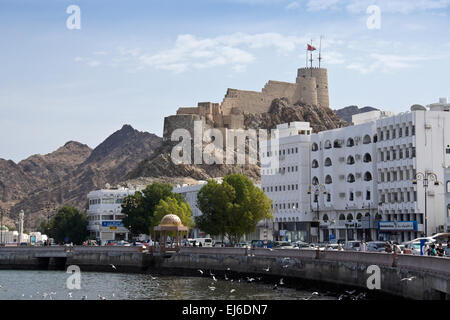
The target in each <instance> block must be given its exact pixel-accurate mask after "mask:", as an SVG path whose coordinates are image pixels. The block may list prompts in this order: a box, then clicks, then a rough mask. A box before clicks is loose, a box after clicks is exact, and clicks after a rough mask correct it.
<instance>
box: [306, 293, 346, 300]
mask: <svg viewBox="0 0 450 320" xmlns="http://www.w3.org/2000/svg"><path fill="white" fill-rule="evenodd" d="M318 295H319V293H318V292H313V293H311V295H310V296H309V297H308V298H303V300H309V299H311V298H312V297H313V296H318ZM339 300H341V299H339Z"/></svg>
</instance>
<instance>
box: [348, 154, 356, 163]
mask: <svg viewBox="0 0 450 320" xmlns="http://www.w3.org/2000/svg"><path fill="white" fill-rule="evenodd" d="M347 164H355V158H353V156H348V157H347Z"/></svg>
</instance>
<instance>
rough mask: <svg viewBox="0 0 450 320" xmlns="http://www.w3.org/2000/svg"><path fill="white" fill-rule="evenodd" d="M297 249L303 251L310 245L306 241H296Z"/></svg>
mask: <svg viewBox="0 0 450 320" xmlns="http://www.w3.org/2000/svg"><path fill="white" fill-rule="evenodd" d="M295 247H297V248H299V249H302V248H309V244H308V243H306V242H304V241H296V242H295Z"/></svg>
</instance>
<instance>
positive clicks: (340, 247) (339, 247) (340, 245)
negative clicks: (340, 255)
mask: <svg viewBox="0 0 450 320" xmlns="http://www.w3.org/2000/svg"><path fill="white" fill-rule="evenodd" d="M338 251H344V248H342V244H341V243H339V244H338Z"/></svg>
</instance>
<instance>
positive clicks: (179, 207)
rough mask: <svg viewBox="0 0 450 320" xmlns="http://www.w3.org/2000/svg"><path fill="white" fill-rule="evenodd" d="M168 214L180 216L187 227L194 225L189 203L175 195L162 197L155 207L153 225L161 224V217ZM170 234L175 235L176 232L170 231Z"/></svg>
mask: <svg viewBox="0 0 450 320" xmlns="http://www.w3.org/2000/svg"><path fill="white" fill-rule="evenodd" d="M167 214H174V215H176V216H178V217H179V218H180V220H181V223H183V225H184V226H185V227H189V228H191V227H192V226H193V225H194V221H193V220H192V210H191V206H190V205H189V203H186V202H180V201H179V200H177V199H175V198H173V197H168V198H166V199H161V201H160V202H159V204H158V205H157V206H156V208H155V216H154V217H153V223H152V225H153V226H157V225H159V224H160V222H161V219H162V218H163V217H164V216H165V215H167ZM168 235H169V236H175V232H170V233H168Z"/></svg>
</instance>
